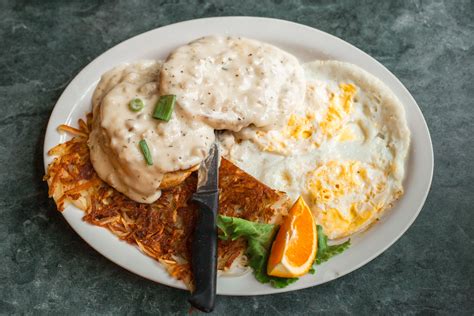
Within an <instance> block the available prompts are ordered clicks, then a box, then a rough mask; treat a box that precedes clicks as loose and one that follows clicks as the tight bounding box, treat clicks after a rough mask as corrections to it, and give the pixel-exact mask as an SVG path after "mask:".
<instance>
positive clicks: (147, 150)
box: [138, 139, 153, 166]
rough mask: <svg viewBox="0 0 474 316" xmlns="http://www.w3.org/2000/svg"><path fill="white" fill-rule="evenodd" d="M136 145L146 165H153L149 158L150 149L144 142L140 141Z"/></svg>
mask: <svg viewBox="0 0 474 316" xmlns="http://www.w3.org/2000/svg"><path fill="white" fill-rule="evenodd" d="M138 144H139V145H140V149H141V150H142V153H143V157H145V160H146V164H147V165H149V166H151V165H152V164H153V159H152V158H151V153H150V148H148V145H147V143H146V140H144V139H142V140H141V141H140V142H139V143H138Z"/></svg>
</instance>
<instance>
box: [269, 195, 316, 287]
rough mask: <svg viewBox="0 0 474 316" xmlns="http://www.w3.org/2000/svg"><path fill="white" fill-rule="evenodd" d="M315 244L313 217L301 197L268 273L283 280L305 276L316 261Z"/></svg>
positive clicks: (279, 236) (277, 243)
mask: <svg viewBox="0 0 474 316" xmlns="http://www.w3.org/2000/svg"><path fill="white" fill-rule="evenodd" d="M316 240H317V232H316V225H315V223H314V218H313V214H312V213H311V211H310V209H309V207H308V205H306V203H305V201H304V199H303V198H302V197H301V196H300V197H299V198H298V200H296V202H295V204H293V206H292V207H291V209H290V211H289V213H288V216H287V217H286V218H285V219H284V221H283V224H282V225H281V227H280V230H279V231H278V234H277V236H276V238H275V240H274V241H273V245H272V250H271V253H270V257H269V258H268V264H267V273H268V274H269V275H273V276H277V277H282V278H293V277H298V276H301V275H303V274H306V273H307V272H308V271H309V269H310V268H311V265H312V264H313V261H314V258H315V257H316V250H317V243H316Z"/></svg>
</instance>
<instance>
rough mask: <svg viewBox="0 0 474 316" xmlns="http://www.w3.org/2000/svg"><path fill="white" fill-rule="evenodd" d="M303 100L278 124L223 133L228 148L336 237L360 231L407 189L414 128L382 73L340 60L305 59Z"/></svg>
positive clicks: (244, 166)
mask: <svg viewBox="0 0 474 316" xmlns="http://www.w3.org/2000/svg"><path fill="white" fill-rule="evenodd" d="M303 69H304V71H305V77H306V96H305V101H304V106H303V107H299V108H298V110H297V111H294V112H293V113H292V114H291V115H289V116H288V119H287V122H286V125H285V126H284V127H283V128H281V129H278V130H270V131H268V130H263V129H259V128H257V127H248V128H245V129H243V130H242V131H240V132H239V133H233V134H231V133H226V134H224V135H221V137H220V138H221V142H222V144H223V147H224V151H225V152H226V155H227V156H228V157H229V158H230V159H231V160H232V161H234V162H235V163H236V164H237V165H238V166H239V167H241V168H242V169H244V170H246V171H247V172H249V173H250V174H252V175H253V176H255V177H256V178H257V179H259V180H260V181H262V182H264V183H265V184H267V185H269V186H271V187H272V188H275V189H278V190H281V191H285V192H287V193H288V195H289V196H290V197H291V198H292V199H296V198H297V197H298V196H300V195H302V196H303V197H304V198H305V200H306V202H307V203H308V204H309V206H310V208H311V210H312V212H313V214H314V216H315V218H316V221H317V223H318V224H320V225H322V226H323V228H324V231H325V232H326V234H327V235H328V236H329V238H331V239H337V238H342V237H346V236H348V235H351V234H353V233H355V232H358V231H361V230H363V229H364V228H366V227H367V226H368V225H370V224H371V223H372V222H373V221H374V220H376V219H377V218H379V217H380V216H381V214H382V213H383V211H385V210H386V209H388V208H390V207H391V206H392V204H393V202H394V201H395V200H396V199H397V198H399V197H400V195H401V194H402V193H403V183H402V181H403V177H404V173H405V160H406V157H407V152H408V147H409V140H410V132H409V130H408V127H407V123H406V118H405V113H404V108H403V105H402V104H401V102H400V101H399V100H398V99H397V98H396V96H395V95H394V94H393V92H392V91H391V90H390V89H389V88H388V87H386V86H385V85H384V84H383V83H382V82H381V81H380V80H379V79H377V78H376V77H374V76H373V75H371V74H369V73H367V72H366V71H364V70H362V69H360V68H359V67H357V66H355V65H352V64H348V63H343V62H338V61H314V62H311V63H308V64H305V65H303Z"/></svg>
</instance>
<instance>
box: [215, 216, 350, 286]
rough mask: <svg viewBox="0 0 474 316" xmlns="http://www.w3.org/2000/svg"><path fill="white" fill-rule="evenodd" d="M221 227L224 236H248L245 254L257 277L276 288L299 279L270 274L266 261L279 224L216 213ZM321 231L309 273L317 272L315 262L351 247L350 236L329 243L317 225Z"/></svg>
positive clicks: (325, 259)
mask: <svg viewBox="0 0 474 316" xmlns="http://www.w3.org/2000/svg"><path fill="white" fill-rule="evenodd" d="M217 227H219V229H220V232H219V238H220V239H222V240H236V239H238V238H240V237H242V238H244V239H246V240H247V250H246V255H247V257H248V259H249V266H250V267H251V268H252V269H253V273H254V275H255V278H256V279H257V281H259V282H261V283H270V284H271V285H272V286H273V287H275V288H284V287H286V286H288V285H290V284H292V283H294V282H296V281H297V280H298V278H279V277H274V276H270V275H268V274H267V261H268V256H269V254H270V250H271V247H272V243H273V240H274V239H275V236H276V233H277V231H278V226H277V225H273V224H263V223H255V222H251V221H248V220H245V219H242V218H237V217H229V216H222V215H219V216H218V217H217ZM316 228H317V231H318V252H317V254H316V259H315V260H314V263H313V266H312V267H311V270H310V271H309V273H311V274H314V273H315V271H316V270H315V266H316V265H319V264H321V263H323V262H325V261H328V260H329V259H330V258H331V257H334V256H336V255H338V254H340V253H342V252H343V251H344V250H346V249H347V248H349V246H350V244H351V241H350V239H349V240H347V241H346V242H344V243H342V244H339V245H331V246H329V245H328V237H327V236H326V235H325V234H324V231H323V228H322V227H321V226H320V225H317V226H316Z"/></svg>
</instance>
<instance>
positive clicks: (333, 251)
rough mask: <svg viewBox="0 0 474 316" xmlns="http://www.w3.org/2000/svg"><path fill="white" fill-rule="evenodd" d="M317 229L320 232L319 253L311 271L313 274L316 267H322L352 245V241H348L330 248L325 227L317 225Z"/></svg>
mask: <svg viewBox="0 0 474 316" xmlns="http://www.w3.org/2000/svg"><path fill="white" fill-rule="evenodd" d="M316 229H317V231H318V252H317V253H316V259H315V260H314V263H313V266H312V267H311V270H309V273H311V274H314V273H315V271H316V270H315V266H316V265H320V264H321V263H323V262H326V261H328V260H329V259H331V258H332V257H334V256H337V255H338V254H340V253H342V252H343V251H344V250H346V249H347V248H349V246H350V245H351V240H350V239H348V240H346V241H345V242H343V243H342V244H339V245H331V246H329V245H328V236H326V234H325V233H324V231H323V227H322V226H321V225H316Z"/></svg>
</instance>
